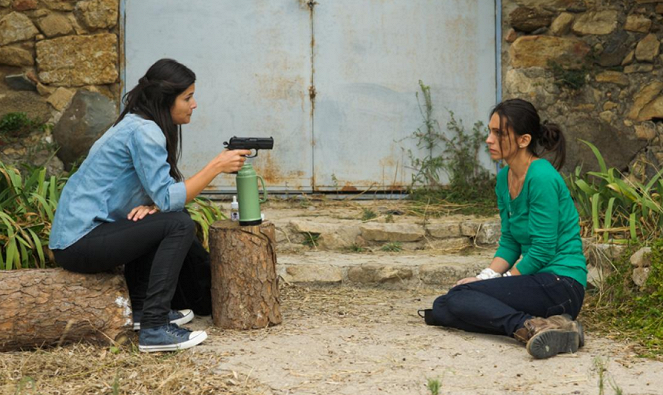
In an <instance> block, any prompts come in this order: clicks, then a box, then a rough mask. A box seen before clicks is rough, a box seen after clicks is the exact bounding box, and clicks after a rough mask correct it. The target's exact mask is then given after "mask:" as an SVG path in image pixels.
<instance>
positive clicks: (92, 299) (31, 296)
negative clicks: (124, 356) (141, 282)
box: [0, 269, 131, 351]
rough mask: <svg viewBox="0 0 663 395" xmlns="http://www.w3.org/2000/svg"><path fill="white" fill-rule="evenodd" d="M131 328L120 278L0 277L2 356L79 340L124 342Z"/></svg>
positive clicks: (50, 272)
mask: <svg viewBox="0 0 663 395" xmlns="http://www.w3.org/2000/svg"><path fill="white" fill-rule="evenodd" d="M130 324H131V306H130V301H129V291H128V290H127V285H126V283H125V281H124V276H122V275H120V274H111V273H100V274H78V273H72V272H67V271H65V270H63V269H25V270H13V271H5V272H2V273H0V351H10V350H19V349H30V348H35V347H43V346H46V347H47V346H54V345H61V344H64V343H70V342H77V341H80V340H85V341H90V342H93V343H101V344H110V343H112V342H113V341H119V340H121V339H123V338H126V335H127V331H128V330H130V326H129V325H130Z"/></svg>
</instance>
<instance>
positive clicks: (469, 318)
mask: <svg viewBox="0 0 663 395" xmlns="http://www.w3.org/2000/svg"><path fill="white" fill-rule="evenodd" d="M584 297H585V290H584V288H583V286H582V285H581V284H580V283H578V282H577V281H576V280H574V279H572V278H570V277H565V276H557V275H555V274H551V273H537V274H534V275H527V276H512V277H501V278H495V279H491V280H483V281H475V282H473V283H469V284H463V285H458V286H456V287H454V288H452V289H451V290H450V291H449V293H447V294H446V295H442V296H440V297H438V298H437V299H435V302H433V311H432V314H433V324H434V325H439V326H447V327H451V328H457V329H462V330H464V331H468V332H478V333H490V334H495V335H506V336H513V333H514V332H515V331H516V330H517V329H519V328H522V327H523V324H524V323H525V321H527V320H528V319H530V318H533V317H544V318H545V317H550V316H553V315H558V314H568V315H570V316H571V317H573V319H576V317H577V316H578V313H580V308H581V307H582V301H583V299H584Z"/></svg>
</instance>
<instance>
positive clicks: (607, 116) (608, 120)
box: [599, 111, 617, 124]
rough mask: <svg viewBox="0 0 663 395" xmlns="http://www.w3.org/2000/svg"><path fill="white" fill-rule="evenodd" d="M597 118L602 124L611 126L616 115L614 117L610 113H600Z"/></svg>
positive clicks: (612, 113) (613, 114)
mask: <svg viewBox="0 0 663 395" xmlns="http://www.w3.org/2000/svg"><path fill="white" fill-rule="evenodd" d="M599 118H600V119H601V120H602V121H603V122H606V123H610V124H612V123H614V122H615V120H616V119H617V115H615V113H614V112H612V111H602V112H601V113H600V114H599Z"/></svg>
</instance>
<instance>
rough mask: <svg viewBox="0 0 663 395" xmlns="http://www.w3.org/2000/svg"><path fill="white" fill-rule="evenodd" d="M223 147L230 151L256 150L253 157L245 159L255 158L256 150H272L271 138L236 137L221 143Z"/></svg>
mask: <svg viewBox="0 0 663 395" xmlns="http://www.w3.org/2000/svg"><path fill="white" fill-rule="evenodd" d="M223 145H224V146H225V147H226V148H227V149H230V150H233V149H250V150H256V153H255V155H251V156H247V158H255V157H256V156H258V150H261V149H272V148H274V138H273V137H237V136H233V137H231V138H230V141H228V142H226V141H224V142H223Z"/></svg>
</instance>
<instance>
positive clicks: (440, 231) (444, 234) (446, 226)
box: [426, 221, 461, 239]
mask: <svg viewBox="0 0 663 395" xmlns="http://www.w3.org/2000/svg"><path fill="white" fill-rule="evenodd" d="M426 229H427V230H428V234H430V235H431V236H432V237H435V238H437V239H447V238H452V237H460V236H461V234H460V224H459V223H458V222H456V221H449V222H442V223H432V224H430V225H428V226H427V227H426Z"/></svg>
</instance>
